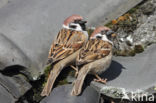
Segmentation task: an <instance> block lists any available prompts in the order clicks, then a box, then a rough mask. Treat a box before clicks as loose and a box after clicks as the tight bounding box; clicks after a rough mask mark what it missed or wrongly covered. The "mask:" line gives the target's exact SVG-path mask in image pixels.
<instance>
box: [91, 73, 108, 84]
mask: <svg viewBox="0 0 156 103" xmlns="http://www.w3.org/2000/svg"><path fill="white" fill-rule="evenodd" d="M94 75H95V77H96V79H94V81H96V82H101V83H103V84H106V82H107V79H106V78H105V79H102V78H101V77H99V76H98V75H97V74H96V73H95V74H94Z"/></svg>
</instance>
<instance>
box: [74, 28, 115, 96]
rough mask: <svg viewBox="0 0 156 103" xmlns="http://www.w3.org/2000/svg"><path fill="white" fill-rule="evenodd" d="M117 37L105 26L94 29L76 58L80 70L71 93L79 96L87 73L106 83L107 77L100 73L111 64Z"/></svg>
mask: <svg viewBox="0 0 156 103" xmlns="http://www.w3.org/2000/svg"><path fill="white" fill-rule="evenodd" d="M115 37H116V34H115V33H114V32H113V31H112V30H111V29H110V28H108V27H105V26H99V27H97V28H96V29H95V30H94V31H93V33H92V34H91V36H90V39H89V40H88V41H87V43H86V44H85V45H84V46H83V47H82V48H81V50H80V52H79V54H78V56H77V58H76V66H77V68H78V69H79V71H78V76H77V78H76V80H75V81H74V83H73V84H74V86H73V89H72V91H71V95H73V96H77V95H79V94H80V93H81V90H82V86H83V83H84V80H85V78H86V76H87V74H92V75H94V76H95V77H96V79H94V81H97V82H101V83H104V84H105V83H106V81H107V79H102V78H101V77H100V76H99V74H101V73H103V72H104V71H106V70H107V68H108V67H109V66H110V64H111V61H112V50H113V40H114V38H115Z"/></svg>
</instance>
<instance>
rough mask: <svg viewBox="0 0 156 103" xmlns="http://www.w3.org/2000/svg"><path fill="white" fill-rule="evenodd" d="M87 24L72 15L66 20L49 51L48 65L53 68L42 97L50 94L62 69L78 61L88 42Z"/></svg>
mask: <svg viewBox="0 0 156 103" xmlns="http://www.w3.org/2000/svg"><path fill="white" fill-rule="evenodd" d="M86 23H87V21H85V20H84V19H83V17H82V16H80V15H77V14H74V15H71V16H69V17H68V18H66V19H65V20H64V22H63V25H62V29H61V30H60V31H59V33H58V35H57V37H56V39H55V40H54V41H53V42H52V45H51V47H50V50H49V55H48V64H52V65H53V67H52V70H51V71H50V74H49V76H48V79H47V83H46V84H45V86H44V88H43V90H42V92H41V96H48V95H49V94H50V92H51V90H52V88H53V85H54V82H55V80H56V78H57V77H58V75H59V74H60V72H61V71H62V69H63V68H64V67H67V66H69V65H71V66H72V64H73V62H74V61H75V60H76V56H77V53H78V51H79V49H80V48H81V47H82V46H83V45H84V44H85V43H86V42H87V40H88V33H87V31H86V25H85V24H86ZM76 71H77V70H76Z"/></svg>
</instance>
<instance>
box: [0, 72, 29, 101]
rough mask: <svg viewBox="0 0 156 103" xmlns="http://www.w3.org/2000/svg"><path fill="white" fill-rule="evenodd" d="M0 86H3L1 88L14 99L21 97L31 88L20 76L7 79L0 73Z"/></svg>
mask: <svg viewBox="0 0 156 103" xmlns="http://www.w3.org/2000/svg"><path fill="white" fill-rule="evenodd" d="M0 85H1V86H3V88H5V89H6V90H7V91H8V92H9V93H10V95H12V96H13V97H14V98H15V99H18V98H20V97H21V96H23V95H24V94H25V93H26V92H27V91H28V90H29V89H30V88H31V85H30V84H29V83H28V82H27V81H26V78H25V77H24V76H22V75H14V76H13V77H8V76H4V75H2V74H1V73H0Z"/></svg>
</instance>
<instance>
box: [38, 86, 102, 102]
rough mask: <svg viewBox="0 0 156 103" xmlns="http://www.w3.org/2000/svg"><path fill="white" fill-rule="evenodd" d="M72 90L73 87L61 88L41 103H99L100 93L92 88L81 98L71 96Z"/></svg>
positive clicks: (86, 89)
mask: <svg viewBox="0 0 156 103" xmlns="http://www.w3.org/2000/svg"><path fill="white" fill-rule="evenodd" d="M71 90H72V85H64V86H59V87H57V88H55V89H54V90H53V91H52V92H51V94H50V96H48V97H46V98H44V99H43V100H42V101H41V102H40V103H98V100H99V93H98V92H96V91H95V90H94V89H93V88H92V87H86V88H85V90H84V91H83V93H82V94H81V95H80V96H71V94H70V93H71Z"/></svg>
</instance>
